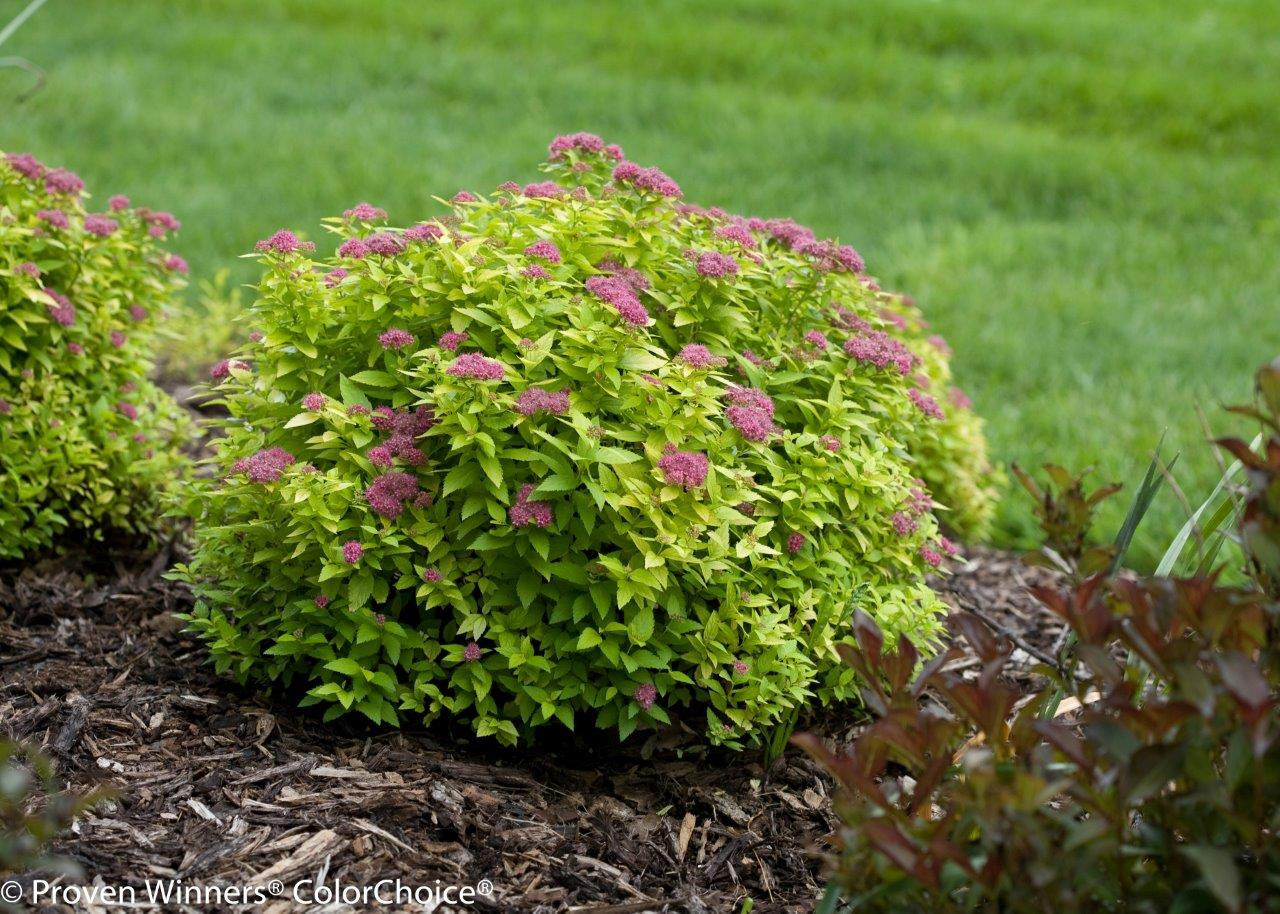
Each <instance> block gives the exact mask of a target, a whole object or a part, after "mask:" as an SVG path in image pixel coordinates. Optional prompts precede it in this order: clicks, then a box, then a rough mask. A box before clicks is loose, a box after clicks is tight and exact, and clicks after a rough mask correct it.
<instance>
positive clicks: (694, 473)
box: [658, 446, 711, 490]
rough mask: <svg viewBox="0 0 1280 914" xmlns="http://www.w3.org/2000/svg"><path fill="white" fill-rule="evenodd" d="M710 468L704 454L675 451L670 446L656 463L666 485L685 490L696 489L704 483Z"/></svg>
mask: <svg viewBox="0 0 1280 914" xmlns="http://www.w3.org/2000/svg"><path fill="white" fill-rule="evenodd" d="M710 466H711V464H710V462H709V461H708V460H707V455H706V454H700V453H698V452H696V451H677V450H675V448H673V447H670V446H669V447H668V449H667V452H666V453H665V454H663V455H662V458H661V459H660V460H659V461H658V469H659V470H661V471H662V475H663V477H664V478H665V479H666V481H667V484H668V485H672V486H680V487H681V488H684V489H686V490H688V489H696V488H697V487H698V486H701V485H703V484H704V483H706V481H707V472H708V470H709V469H710Z"/></svg>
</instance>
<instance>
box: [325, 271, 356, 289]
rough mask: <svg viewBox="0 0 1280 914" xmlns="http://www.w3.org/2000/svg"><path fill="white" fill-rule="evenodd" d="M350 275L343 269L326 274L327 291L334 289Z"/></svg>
mask: <svg viewBox="0 0 1280 914" xmlns="http://www.w3.org/2000/svg"><path fill="white" fill-rule="evenodd" d="M350 275H351V274H350V273H348V272H347V271H346V270H344V269H342V267H335V268H334V269H332V270H330V271H329V272H328V273H325V274H324V286H325V288H326V289H332V288H333V287H334V286H336V285H337V284H338V283H340V282H342V281H343V280H344V279H346V278H347V277H348V276H350Z"/></svg>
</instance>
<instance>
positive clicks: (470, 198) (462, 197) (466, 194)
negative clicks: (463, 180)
mask: <svg viewBox="0 0 1280 914" xmlns="http://www.w3.org/2000/svg"><path fill="white" fill-rule="evenodd" d="M479 199H480V198H479V197H477V196H476V195H475V194H473V193H472V192H471V191H469V190H460V191H458V192H457V193H456V194H454V195H453V196H452V197H450V198H449V202H450V203H454V204H458V203H475V202H477V201H478V200H479Z"/></svg>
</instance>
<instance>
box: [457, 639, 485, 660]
mask: <svg viewBox="0 0 1280 914" xmlns="http://www.w3.org/2000/svg"><path fill="white" fill-rule="evenodd" d="M483 654H484V651H482V650H480V645H478V644H476V643H475V642H474V641H468V642H467V646H466V647H465V648H463V650H462V659H463V660H465V661H466V662H467V663H475V662H476V661H477V660H479V659H480V657H481V656H482V655H483Z"/></svg>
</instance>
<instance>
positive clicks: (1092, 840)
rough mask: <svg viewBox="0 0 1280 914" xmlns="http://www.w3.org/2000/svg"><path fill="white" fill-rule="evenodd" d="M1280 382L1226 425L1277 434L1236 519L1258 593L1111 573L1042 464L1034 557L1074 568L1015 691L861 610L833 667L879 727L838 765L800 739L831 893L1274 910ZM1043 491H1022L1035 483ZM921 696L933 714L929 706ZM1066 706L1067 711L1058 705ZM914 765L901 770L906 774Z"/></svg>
mask: <svg viewBox="0 0 1280 914" xmlns="http://www.w3.org/2000/svg"><path fill="white" fill-rule="evenodd" d="M1277 378H1280V368H1278V367H1277V366H1276V365H1271V366H1267V367H1265V368H1264V369H1262V371H1260V372H1259V374H1258V388H1259V392H1260V404H1259V406H1257V407H1249V408H1246V409H1242V410H1239V411H1240V412H1244V413H1246V414H1248V415H1251V416H1254V417H1256V418H1258V419H1259V420H1261V421H1262V422H1263V423H1264V425H1265V426H1266V427H1268V428H1269V429H1270V431H1271V433H1272V437H1271V438H1270V440H1269V441H1268V442H1266V443H1265V444H1264V446H1263V448H1262V449H1261V451H1260V452H1255V451H1253V450H1251V449H1250V448H1249V447H1248V445H1246V444H1245V443H1244V442H1242V441H1240V440H1238V439H1226V440H1224V441H1222V442H1220V443H1221V444H1222V445H1223V446H1224V447H1226V448H1227V449H1228V450H1230V451H1231V452H1232V453H1233V454H1234V455H1235V456H1236V457H1237V458H1239V459H1240V460H1241V461H1242V462H1243V463H1244V465H1245V466H1246V467H1247V468H1248V469H1249V484H1248V490H1247V492H1246V493H1245V502H1244V507H1243V510H1242V513H1241V518H1240V533H1241V538H1240V539H1241V544H1242V546H1243V549H1244V555H1245V558H1246V560H1247V563H1248V564H1247V569H1248V570H1249V572H1250V574H1251V578H1252V583H1251V585H1250V586H1244V587H1226V586H1222V585H1221V584H1220V583H1219V581H1218V575H1210V576H1207V577H1195V578H1186V579H1169V578H1160V577H1151V578H1141V579H1139V578H1134V577H1132V576H1112V575H1110V574H1109V573H1108V572H1107V571H1105V570H1104V571H1096V572H1092V573H1082V572H1081V569H1088V568H1105V567H1106V566H1107V564H1108V556H1107V555H1106V554H1105V553H1106V550H1101V551H1099V550H1094V549H1090V548H1087V547H1085V545H1084V543H1085V537H1084V533H1085V528H1086V526H1087V524H1088V522H1089V521H1090V519H1091V517H1092V515H1093V512H1094V509H1095V508H1096V506H1097V504H1098V502H1099V501H1100V500H1101V498H1105V497H1106V496H1107V495H1109V494H1111V493H1112V492H1114V490H1115V487H1108V488H1104V489H1102V490H1099V491H1098V492H1096V493H1090V492H1087V491H1086V490H1085V488H1084V487H1083V485H1082V484H1081V482H1080V480H1079V479H1078V478H1073V477H1071V476H1070V474H1066V473H1065V472H1064V471H1062V470H1061V469H1060V468H1057V467H1053V468H1050V469H1051V477H1052V480H1053V483H1054V490H1055V491H1052V492H1050V493H1048V494H1045V493H1044V492H1043V491H1042V492H1041V494H1042V495H1043V496H1044V497H1043V500H1042V511H1041V520H1042V524H1043V526H1044V528H1045V530H1046V531H1047V532H1048V533H1049V534H1050V542H1049V544H1048V545H1047V546H1046V549H1045V553H1046V555H1051V556H1052V557H1053V558H1054V559H1055V561H1059V562H1061V561H1062V560H1063V559H1066V560H1068V561H1070V562H1071V563H1072V564H1073V566H1074V570H1075V573H1074V575H1073V577H1072V582H1071V583H1070V584H1069V585H1068V586H1065V587H1063V588H1061V589H1041V590H1039V591H1037V596H1038V597H1039V599H1040V600H1041V601H1042V602H1043V603H1044V605H1045V606H1046V607H1047V608H1048V609H1049V610H1050V611H1052V612H1053V613H1054V614H1056V615H1058V616H1059V617H1061V618H1062V619H1063V620H1064V621H1065V622H1066V623H1067V625H1068V627H1069V630H1070V633H1071V639H1072V646H1071V647H1070V649H1069V650H1068V652H1067V653H1066V654H1065V656H1064V658H1063V659H1062V661H1061V665H1060V667H1059V668H1050V667H1045V668H1043V672H1044V673H1045V674H1046V676H1047V678H1048V684H1047V685H1046V687H1045V688H1044V689H1043V690H1042V691H1040V692H1039V693H1036V694H1033V695H1031V696H1028V697H1026V698H1025V699H1024V698H1023V696H1021V695H1020V694H1019V692H1018V690H1017V689H1016V688H1015V687H1014V686H1013V685H1012V684H1011V683H1009V682H1008V681H1006V680H1004V679H1002V677H1001V671H1002V670H1003V668H1004V667H1005V666H1006V665H1007V664H1008V662H1009V658H1010V655H1011V653H1012V650H1013V646H1012V644H1010V643H1009V642H1008V641H1007V640H1005V639H1003V638H998V637H996V636H995V635H993V634H992V632H991V631H989V630H988V629H987V628H986V626H985V623H983V622H981V621H980V620H979V619H978V618H977V617H975V616H972V615H962V616H956V617H954V624H955V626H956V628H957V629H958V630H959V632H960V634H961V635H962V636H963V637H964V638H965V639H966V640H967V641H968V642H969V643H970V645H971V646H972V649H973V653H974V654H976V656H977V657H978V658H979V660H980V666H979V668H978V669H977V671H976V673H977V675H976V676H974V675H965V674H962V673H960V672H947V671H945V670H944V669H943V667H942V664H943V663H944V662H945V659H946V657H945V656H943V657H939V658H935V660H934V661H933V662H931V663H929V664H926V665H925V666H924V667H923V668H922V669H921V668H919V663H918V660H919V655H918V653H917V651H916V649H915V647H914V645H912V644H911V642H910V641H909V640H908V639H905V638H901V637H899V638H897V639H896V640H897V647H896V650H895V651H893V652H892V653H887V652H886V651H885V639H884V637H883V635H882V633H881V631H880V629H879V628H878V627H877V626H876V625H875V624H874V623H873V622H872V621H871V620H870V619H869V618H866V617H861V618H860V620H859V623H858V626H857V631H858V636H857V646H856V647H854V648H847V647H846V648H844V649H843V650H844V653H845V656H846V660H847V661H848V663H849V664H850V666H851V667H852V668H853V669H855V670H856V671H857V672H858V674H859V676H860V678H861V679H862V681H864V682H866V683H867V684H868V691H867V694H866V699H867V704H868V706H869V707H871V708H872V709H873V710H874V711H875V713H876V715H877V720H876V721H875V722H874V723H873V724H872V725H871V726H870V727H869V728H868V729H867V730H866V731H864V732H863V733H862V734H861V735H860V736H859V738H858V739H857V740H856V741H855V743H854V744H853V746H852V747H851V748H850V750H849V751H848V752H846V753H839V754H837V753H834V752H832V751H831V750H830V749H828V748H827V747H826V746H825V745H824V744H823V743H822V742H821V741H820V740H819V739H817V738H815V737H814V736H812V735H809V734H803V735H801V736H798V737H797V741H798V742H800V743H801V744H802V745H803V746H805V748H806V749H808V750H809V751H810V752H811V753H812V754H814V755H815V756H816V757H817V758H818V759H819V760H821V761H822V762H823V763H824V764H825V765H826V766H827V767H828V769H829V770H830V771H831V772H832V774H834V775H835V776H836V778H837V779H838V780H839V782H840V784H841V786H842V788H843V791H842V793H841V795H840V798H839V800H838V801H837V807H838V810H839V812H840V815H841V818H842V819H843V822H844V828H843V830H842V832H841V838H842V841H843V845H844V847H843V853H842V855H841V858H840V864H839V870H838V881H839V883H840V884H841V886H843V888H844V891H845V893H846V897H847V899H848V901H849V903H850V907H851V909H853V910H859V911H863V910H866V911H894V912H899V911H902V912H911V911H922V912H923V911H974V910H1001V911H1010V912H1018V911H1027V912H1031V911H1042V910H1045V909H1046V908H1048V909H1050V910H1062V911H1078V910H1091V911H1092V910H1101V911H1126V912H1131V911H1136V912H1145V911H1150V912H1157V911H1159V912H1163V911H1229V912H1240V911H1269V910H1274V907H1275V905H1274V899H1275V897H1276V889H1277V882H1276V873H1277V872H1278V871H1280V847H1278V846H1277V844H1276V840H1275V835H1276V831H1277V828H1278V827H1280V742H1278V741H1277V737H1280V604H1278V603H1277V602H1276V601H1277V593H1276V590H1275V580H1276V573H1277V569H1278V568H1280V560H1277V556H1280V532H1278V531H1280V527H1278V526H1277V525H1276V523H1275V519H1276V517H1277V516H1280V511H1277V505H1278V504H1280V501H1277V497H1276V493H1277V492H1278V491H1280V424H1278V420H1280V385H1278V384H1277ZM1029 487H1030V488H1032V489H1033V490H1037V491H1039V487H1038V486H1035V485H1031V486H1029ZM925 693H930V694H931V695H933V696H935V697H937V698H939V699H941V701H942V702H943V703H944V705H945V710H942V709H939V708H938V707H937V705H932V706H931V705H930V704H929V703H926V702H922V701H921V699H922V697H923V696H924V695H925ZM1063 696H1066V701H1067V703H1066V704H1063V703H1060V699H1062V698H1063ZM904 772H905V774H906V775H908V776H907V777H904V776H903V773H904Z"/></svg>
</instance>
